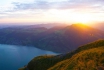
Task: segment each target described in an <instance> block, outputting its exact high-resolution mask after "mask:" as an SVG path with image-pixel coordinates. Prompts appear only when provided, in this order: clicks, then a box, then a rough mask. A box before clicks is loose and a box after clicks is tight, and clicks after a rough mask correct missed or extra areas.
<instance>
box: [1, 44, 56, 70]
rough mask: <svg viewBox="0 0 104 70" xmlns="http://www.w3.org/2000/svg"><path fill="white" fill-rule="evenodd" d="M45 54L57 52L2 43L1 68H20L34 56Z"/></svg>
mask: <svg viewBox="0 0 104 70" xmlns="http://www.w3.org/2000/svg"><path fill="white" fill-rule="evenodd" d="M44 54H55V53H53V52H50V51H44V50H40V49H37V48H35V47H26V46H14V45H1V44H0V70H18V69H19V68H21V67H23V66H24V65H26V64H27V63H28V62H29V61H30V60H31V59H33V58H34V57H36V56H39V55H44Z"/></svg>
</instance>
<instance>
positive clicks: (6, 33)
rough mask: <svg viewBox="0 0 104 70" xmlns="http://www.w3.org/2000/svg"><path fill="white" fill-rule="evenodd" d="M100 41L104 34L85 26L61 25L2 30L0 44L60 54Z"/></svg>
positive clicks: (0, 30)
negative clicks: (29, 47)
mask: <svg viewBox="0 0 104 70" xmlns="http://www.w3.org/2000/svg"><path fill="white" fill-rule="evenodd" d="M48 26H49V25H48ZM98 39H104V32H103V31H100V30H98V29H94V28H92V27H89V26H86V25H83V24H72V25H70V26H66V25H65V26H64V25H60V26H54V27H52V28H49V29H47V28H45V27H36V26H35V25H34V26H26V27H25V26H24V27H14V28H13V27H12V28H11V27H8V28H3V29H0V44H10V45H23V46H34V47H37V48H40V49H43V50H48V51H53V52H58V53H66V52H70V51H73V50H75V49H76V48H78V46H81V45H84V44H86V43H90V42H92V41H95V40H98Z"/></svg>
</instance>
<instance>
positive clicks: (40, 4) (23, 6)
mask: <svg viewBox="0 0 104 70" xmlns="http://www.w3.org/2000/svg"><path fill="white" fill-rule="evenodd" d="M12 4H14V6H15V7H14V9H15V10H34V9H49V8H50V6H51V5H50V4H49V3H48V2H47V1H36V2H34V3H19V2H13V3H12Z"/></svg>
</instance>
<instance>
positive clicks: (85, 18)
mask: <svg viewBox="0 0 104 70" xmlns="http://www.w3.org/2000/svg"><path fill="white" fill-rule="evenodd" d="M91 19H92V18H91V16H89V15H88V14H77V15H75V18H73V21H74V22H75V23H82V24H88V23H89V22H90V21H91Z"/></svg>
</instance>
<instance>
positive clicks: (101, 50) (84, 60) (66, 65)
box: [20, 40, 104, 70]
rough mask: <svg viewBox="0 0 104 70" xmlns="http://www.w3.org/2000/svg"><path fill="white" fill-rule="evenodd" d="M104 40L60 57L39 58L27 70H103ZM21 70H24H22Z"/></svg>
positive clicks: (47, 56) (31, 62)
mask: <svg viewBox="0 0 104 70" xmlns="http://www.w3.org/2000/svg"><path fill="white" fill-rule="evenodd" d="M103 54H104V40H98V41H95V42H92V43H89V44H86V45H83V46H81V47H79V48H78V49H77V50H75V51H73V52H71V53H66V54H60V55H56V56H55V55H45V56H38V57H36V58H34V59H32V60H31V61H30V62H29V63H28V65H27V67H26V68H28V69H29V70H41V68H42V70H76V69H77V70H100V68H101V70H103V68H104V66H103V65H104V55H103ZM20 70H24V68H23V69H20Z"/></svg>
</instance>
